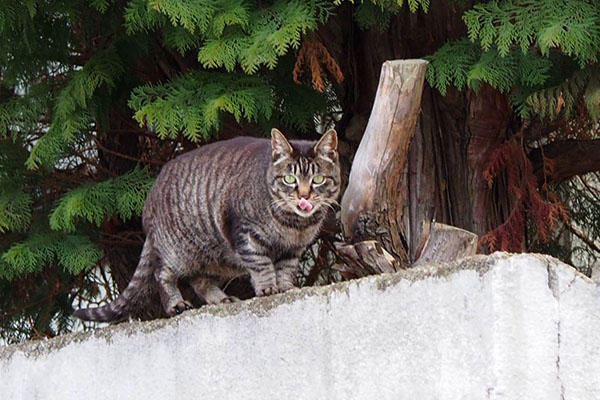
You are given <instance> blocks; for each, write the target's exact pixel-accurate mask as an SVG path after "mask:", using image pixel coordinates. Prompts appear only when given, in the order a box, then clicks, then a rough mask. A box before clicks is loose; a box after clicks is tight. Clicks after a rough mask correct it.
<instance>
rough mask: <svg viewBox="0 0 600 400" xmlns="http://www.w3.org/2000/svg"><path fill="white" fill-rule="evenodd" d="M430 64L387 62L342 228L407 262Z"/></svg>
mask: <svg viewBox="0 0 600 400" xmlns="http://www.w3.org/2000/svg"><path fill="white" fill-rule="evenodd" d="M426 68H427V62H426V61H424V60H406V61H400V60H398V61H387V62H385V63H384V64H383V66H382V68H381V78H380V81H379V88H378V90H377V95H376V97H375V103H374V105H373V110H372V112H371V117H370V118H369V123H368V125H367V129H366V131H365V133H364V136H363V139H362V141H361V143H360V146H359V148H358V151H357V152H356V156H355V157H354V163H353V165H352V170H351V172H350V180H349V183H348V188H347V189H346V191H345V193H344V197H343V198H342V221H341V222H342V228H343V232H344V236H345V237H346V239H347V240H348V241H350V242H355V241H358V240H366V239H377V240H379V242H380V243H381V244H382V245H383V248H384V249H386V250H387V251H388V252H390V253H391V254H393V255H394V256H395V257H396V258H397V259H398V260H399V261H400V262H401V263H406V262H407V256H406V241H405V240H404V237H403V236H404V228H403V226H402V222H403V218H402V216H403V209H404V206H405V200H406V198H407V191H406V190H405V187H406V163H407V160H408V148H409V145H410V141H411V139H412V136H413V133H414V130H415V126H416V123H417V118H418V113H419V110H420V105H421V93H422V91H423V81H424V79H425V71H426Z"/></svg>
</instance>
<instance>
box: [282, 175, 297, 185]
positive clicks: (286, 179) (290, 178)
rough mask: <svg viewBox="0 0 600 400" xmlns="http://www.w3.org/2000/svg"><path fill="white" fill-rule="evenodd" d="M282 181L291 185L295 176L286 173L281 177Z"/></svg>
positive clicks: (294, 180)
mask: <svg viewBox="0 0 600 400" xmlns="http://www.w3.org/2000/svg"><path fill="white" fill-rule="evenodd" d="M283 181H284V182H285V183H287V184H288V185H291V184H292V183H296V177H295V176H294V175H286V176H284V177H283Z"/></svg>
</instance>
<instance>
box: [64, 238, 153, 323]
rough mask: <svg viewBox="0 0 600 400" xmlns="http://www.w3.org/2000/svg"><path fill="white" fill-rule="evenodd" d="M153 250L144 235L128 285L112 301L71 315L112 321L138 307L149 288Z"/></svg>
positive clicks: (149, 240)
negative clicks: (138, 260)
mask: <svg viewBox="0 0 600 400" xmlns="http://www.w3.org/2000/svg"><path fill="white" fill-rule="evenodd" d="M155 259H156V256H155V250H154V245H153V240H152V237H151V236H150V235H148V236H147V237H146V241H145V242H144V248H143V249H142V254H141V255H140V262H139V264H138V266H137V268H136V270H135V273H134V274H133V277H132V278H131V282H129V285H127V287H126V288H125V290H123V292H122V293H121V294H120V295H119V297H117V299H116V300H114V301H113V302H111V303H109V304H106V305H104V306H102V307H97V308H82V309H79V310H76V311H75V312H74V313H73V315H74V316H75V317H77V318H79V319H82V320H84V321H99V322H113V321H121V320H123V319H125V318H127V317H128V315H129V314H130V312H131V311H132V310H133V309H135V308H136V307H138V306H139V305H140V303H142V302H143V300H145V299H146V297H147V295H148V290H149V289H150V288H151V286H152V285H151V280H152V272H153V270H154V268H153V264H154V262H155Z"/></svg>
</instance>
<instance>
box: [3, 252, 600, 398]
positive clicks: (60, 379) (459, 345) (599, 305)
mask: <svg viewBox="0 0 600 400" xmlns="http://www.w3.org/2000/svg"><path fill="white" fill-rule="evenodd" d="M598 335H600V287H599V285H598V283H595V282H592V281H591V280H589V279H587V278H586V277H584V276H582V275H580V274H578V273H577V272H576V271H575V270H573V269H572V268H571V267H569V266H567V265H564V264H562V263H560V262H558V261H556V260H554V259H552V258H550V257H544V256H538V255H507V254H503V253H497V254H494V255H492V256H490V257H484V256H477V257H474V258H471V259H467V260H464V261H462V262H458V263H455V264H449V265H443V266H437V267H431V266H430V267H419V268H415V269H413V270H409V271H404V272H401V273H398V274H394V275H381V276H376V277H369V278H365V279H362V280H357V281H352V282H346V283H343V284H337V285H332V286H328V287H322V288H308V289H304V290H294V291H292V292H288V293H285V294H283V295H277V296H272V297H269V298H262V299H253V300H250V301H246V302H242V303H238V304H233V305H223V306H215V307H205V308H203V309H200V310H195V311H191V312H187V313H185V314H184V315H182V316H179V317H177V318H173V319H171V320H160V321H154V322H149V323H128V324H121V325H119V326H115V327H111V328H106V329H100V330H97V331H95V332H92V333H87V334H76V335H68V336H65V337H61V338H57V339H55V340H49V341H44V342H33V343H27V344H24V345H19V346H9V347H4V348H0V398H1V399H11V400H18V399H23V400H32V399H78V400H80V399H86V400H93V399H120V400H123V399H159V400H167V399H196V398H202V399H261V400H263V399H288V398H293V399H452V400H454V399H544V400H551V399H557V400H558V399H563V398H564V399H577V400H584V399H599V398H600V339H598V337H599V336H598Z"/></svg>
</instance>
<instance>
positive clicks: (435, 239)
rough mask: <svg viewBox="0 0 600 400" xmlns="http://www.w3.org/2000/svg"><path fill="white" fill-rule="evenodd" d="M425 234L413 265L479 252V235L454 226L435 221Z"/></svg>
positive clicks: (445, 260)
mask: <svg viewBox="0 0 600 400" xmlns="http://www.w3.org/2000/svg"><path fill="white" fill-rule="evenodd" d="M427 231H428V232H427ZM423 236H424V237H423V243H422V244H421V246H419V250H418V251H417V261H415V262H414V263H413V265H412V266H413V267H415V266H417V265H423V264H439V263H443V262H450V261H454V260H457V259H459V258H463V257H468V256H473V255H475V253H476V252H477V240H478V237H477V235H476V234H474V233H472V232H469V231H466V230H464V229H460V228H457V227H454V226H450V225H445V224H440V223H437V222H433V223H431V225H430V228H429V229H425V233H424V235H423Z"/></svg>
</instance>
